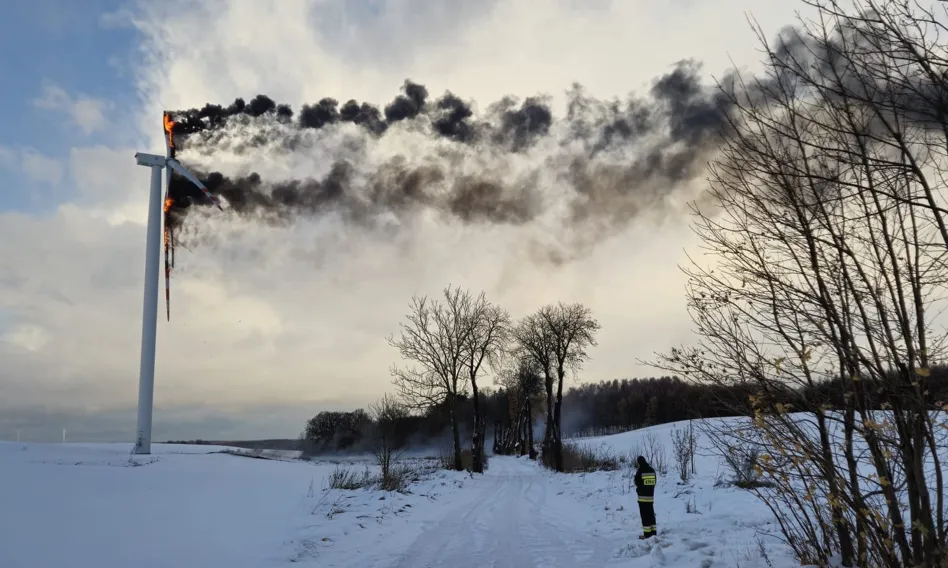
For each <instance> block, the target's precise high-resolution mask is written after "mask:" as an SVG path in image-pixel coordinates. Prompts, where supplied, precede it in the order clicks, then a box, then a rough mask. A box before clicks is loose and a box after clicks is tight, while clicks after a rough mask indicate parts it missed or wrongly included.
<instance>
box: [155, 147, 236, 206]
mask: <svg viewBox="0 0 948 568" xmlns="http://www.w3.org/2000/svg"><path fill="white" fill-rule="evenodd" d="M168 166H169V167H170V168H171V169H173V170H174V171H176V172H178V174H180V175H181V176H183V177H185V178H186V179H187V180H188V181H189V182H191V183H193V184H194V185H196V186H198V187H199V188H200V189H201V191H203V192H204V195H206V196H207V198H208V199H210V200H211V202H212V203H214V204H215V205H217V208H218V209H220V210H221V211H223V210H224V208H223V207H221V204H220V202H219V201H218V200H217V198H215V197H214V196H213V195H211V192H210V191H208V190H207V188H206V187H204V184H203V183H201V180H199V179H198V178H196V177H194V174H192V173H191V172H189V171H188V170H186V169H185V168H184V166H182V165H181V163H180V162H178V160H176V159H174V158H171V159H169V160H168Z"/></svg>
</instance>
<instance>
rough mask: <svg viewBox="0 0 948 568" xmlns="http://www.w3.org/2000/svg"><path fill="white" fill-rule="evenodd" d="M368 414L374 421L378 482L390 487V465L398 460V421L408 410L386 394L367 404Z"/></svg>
mask: <svg viewBox="0 0 948 568" xmlns="http://www.w3.org/2000/svg"><path fill="white" fill-rule="evenodd" d="M369 416H371V417H372V420H373V421H374V422H375V430H376V432H375V458H376V462H377V463H378V465H379V469H380V484H381V486H382V488H383V489H391V488H393V487H394V486H395V485H396V484H395V483H394V481H395V480H396V477H397V476H396V475H394V473H395V472H394V471H393V469H392V466H393V465H395V462H396V461H397V460H398V455H397V454H396V449H395V446H396V443H397V433H396V431H395V429H396V427H397V425H398V422H399V421H400V420H402V419H404V418H405V417H406V416H408V410H407V409H406V408H405V407H404V405H403V404H402V403H401V402H400V401H399V400H398V399H397V398H395V397H394V396H392V395H390V394H386V395H384V396H382V398H380V399H379V400H377V401H376V402H374V403H373V404H371V405H369Z"/></svg>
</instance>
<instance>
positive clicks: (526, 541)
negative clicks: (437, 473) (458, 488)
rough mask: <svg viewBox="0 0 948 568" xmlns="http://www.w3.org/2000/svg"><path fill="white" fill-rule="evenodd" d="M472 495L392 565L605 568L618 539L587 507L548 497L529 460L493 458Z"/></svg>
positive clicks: (543, 479)
mask: <svg viewBox="0 0 948 568" xmlns="http://www.w3.org/2000/svg"><path fill="white" fill-rule="evenodd" d="M479 482H480V483H479V484H478V485H479V486H478V487H477V488H476V489H475V488H472V489H474V491H473V494H472V497H470V498H464V499H462V501H461V502H460V503H456V504H453V505H451V506H450V507H449V508H448V509H447V511H446V512H445V514H444V516H443V517H442V518H440V519H439V520H438V521H437V522H434V523H431V524H430V525H429V527H428V528H427V529H426V530H425V531H423V532H422V534H421V535H420V536H419V537H418V538H417V539H416V540H415V541H414V542H413V543H412V544H411V545H410V546H409V547H408V549H407V550H406V551H405V552H404V553H403V554H401V555H400V556H399V558H398V559H397V560H396V561H395V562H394V564H393V565H392V568H434V567H442V566H444V567H447V566H450V567H451V568H485V567H488V568H489V567H493V568H506V567H511V566H516V567H518V568H519V567H523V568H528V567H531V566H534V567H536V568H540V567H542V568H604V567H605V566H608V565H609V564H610V563H615V562H616V558H615V555H614V551H615V550H616V547H617V546H618V545H620V544H621V543H620V542H610V541H609V539H604V538H601V537H597V536H596V535H595V533H594V532H593V527H592V526H591V524H590V520H591V518H592V516H591V515H589V514H587V513H588V512H589V511H588V506H586V505H583V504H580V503H578V502H576V501H575V500H574V499H572V498H571V497H569V496H568V495H565V494H560V495H552V496H551V495H550V494H549V492H548V485H549V482H550V479H549V477H548V476H547V475H544V474H543V473H541V472H539V471H538V470H537V469H536V467H535V466H534V465H533V464H532V463H524V462H523V460H518V459H517V458H510V457H499V456H498V457H495V458H494V459H492V460H491V465H490V469H489V470H488V472H487V473H486V474H485V475H484V477H483V478H481V479H480V480H479Z"/></svg>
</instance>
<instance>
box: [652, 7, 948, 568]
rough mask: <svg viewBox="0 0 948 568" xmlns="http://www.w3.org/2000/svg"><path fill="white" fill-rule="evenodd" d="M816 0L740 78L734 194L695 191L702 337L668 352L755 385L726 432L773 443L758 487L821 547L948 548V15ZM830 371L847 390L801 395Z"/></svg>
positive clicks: (785, 527) (725, 164)
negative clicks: (943, 370) (736, 424)
mask: <svg viewBox="0 0 948 568" xmlns="http://www.w3.org/2000/svg"><path fill="white" fill-rule="evenodd" d="M804 3H805V4H808V5H809V6H810V7H811V8H812V9H813V12H814V13H815V14H816V15H815V16H814V17H813V18H812V19H811V20H807V21H801V23H800V26H799V27H798V28H797V29H795V30H791V31H786V32H785V33H784V34H783V35H782V37H781V38H780V39H779V41H778V42H776V44H775V45H769V44H768V43H767V42H766V41H762V42H761V43H762V44H763V47H764V49H765V51H764V52H765V56H766V59H765V62H764V63H765V65H766V73H764V74H763V75H762V76H761V77H758V78H756V79H754V80H753V81H750V80H747V81H745V80H744V79H743V78H741V77H736V78H735V80H734V81H731V82H728V83H727V84H722V85H720V87H721V89H720V93H721V95H720V97H719V98H720V100H721V101H722V102H723V105H724V106H723V108H722V112H723V113H724V114H725V115H726V117H727V120H728V125H727V128H726V129H725V131H724V132H723V133H722V134H723V137H724V142H723V144H724V145H723V149H722V154H721V157H720V158H719V159H717V160H716V161H715V162H714V164H713V165H712V174H711V181H710V193H711V197H712V201H714V202H716V205H717V207H715V208H714V209H713V212H712V211H711V210H700V209H697V208H696V209H695V227H696V230H697V232H698V234H699V235H700V237H701V239H702V241H703V243H704V248H705V250H706V252H707V253H709V254H707V255H706V256H705V258H711V259H713V260H712V261H711V262H710V263H709V264H708V265H705V266H701V265H699V264H698V263H697V262H694V263H692V267H691V268H690V269H689V271H688V272H689V277H690V281H689V285H688V289H687V298H688V305H689V309H690V311H691V313H692V316H693V320H694V322H695V325H696V327H697V332H698V334H699V335H700V338H701V339H700V342H699V344H698V345H696V346H689V347H683V348H678V349H673V350H672V351H671V352H670V353H668V354H666V355H664V356H662V357H661V358H660V359H659V360H658V361H657V362H656V363H657V365H658V366H659V367H661V368H663V369H666V370H668V371H670V372H672V373H674V374H676V375H679V376H683V377H686V378H689V379H692V380H695V381H698V382H701V383H703V384H710V385H717V386H721V387H743V388H746V389H748V391H749V392H752V393H753V397H752V398H751V399H750V404H751V407H752V410H753V413H754V421H753V423H752V424H751V426H750V427H748V428H746V429H734V428H729V429H728V430H727V431H718V432H715V433H714V436H715V440H716V441H717V442H718V443H719V444H720V445H721V447H722V448H723V449H724V450H725V451H727V452H728V453H730V454H734V453H740V452H743V451H749V452H759V455H760V461H759V463H758V465H757V469H758V471H759V473H760V475H761V476H762V477H763V478H764V481H765V482H766V483H763V484H761V485H760V487H758V488H757V492H758V494H759V495H760V497H761V499H762V500H763V502H764V503H766V504H767V506H769V507H771V509H772V511H773V513H774V515H775V517H776V518H777V520H778V522H779V526H780V528H781V530H782V531H783V534H784V536H785V538H786V540H787V542H788V543H789V544H790V545H791V546H792V547H793V548H794V549H795V550H796V552H797V554H798V555H799V557H800V559H801V560H802V561H804V562H805V563H815V564H819V565H821V566H825V565H827V564H828V563H829V560H830V558H832V557H834V556H838V557H839V558H841V560H842V564H843V565H844V566H856V565H858V566H887V567H893V568H895V567H903V566H918V567H921V566H944V564H942V563H941V562H944V561H945V560H946V545H948V509H946V503H945V492H946V489H948V484H946V479H945V477H944V473H945V472H944V466H943V461H942V460H944V459H945V457H946V455H948V453H946V447H948V444H946V434H948V428H946V422H945V418H944V414H943V413H942V412H941V411H942V405H944V404H945V401H944V399H940V400H939V399H937V398H934V397H933V396H932V392H931V391H930V390H929V389H928V385H929V379H930V377H931V375H932V368H933V366H934V365H935V363H937V362H940V361H944V355H945V352H944V347H945V344H946V343H945V342H946V339H948V334H946V331H945V326H944V320H942V319H941V318H940V314H941V312H942V311H943V309H944V305H945V302H944V292H945V282H946V281H948V264H946V262H945V261H946V258H948V207H946V203H945V197H946V189H948V186H946V178H945V171H946V168H945V166H946V165H948V163H946V159H948V49H946V48H945V46H944V44H943V40H941V38H940V34H943V33H944V32H946V31H948V28H946V26H945V23H944V22H945V19H944V17H943V14H942V15H938V14H935V13H933V12H931V11H927V10H925V9H923V8H922V7H920V6H919V5H916V4H914V3H913V2H911V1H904V0H891V1H885V0H880V1H877V0H861V1H860V2H859V3H858V5H857V6H856V7H855V8H849V4H848V3H847V4H846V6H843V5H842V3H840V2H837V1H836V0H804ZM939 16H940V17H939ZM828 382H830V383H831V384H832V390H833V391H835V392H833V393H831V394H832V395H833V396H834V397H835V402H836V403H837V405H838V407H839V410H837V409H834V407H833V405H831V404H829V403H828V402H827V401H826V400H825V399H824V398H823V397H820V396H797V397H795V399H794V402H793V404H788V403H787V402H786V399H787V393H788V392H789V391H793V392H796V393H815V392H819V390H820V385H821V384H824V385H825V384H827V383H828ZM742 404H745V405H746V403H742ZM880 409H881V410H880ZM945 409H948V407H945Z"/></svg>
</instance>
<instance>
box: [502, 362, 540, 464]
mask: <svg viewBox="0 0 948 568" xmlns="http://www.w3.org/2000/svg"><path fill="white" fill-rule="evenodd" d="M507 355H508V356H507V357H505V363H504V368H503V370H502V371H501V373H500V376H499V382H500V383H501V384H502V385H503V386H504V389H505V390H506V392H507V398H508V402H509V408H508V413H509V418H510V426H509V431H507V432H504V433H503V434H502V435H503V440H504V443H503V444H500V445H499V447H501V448H502V449H503V450H505V451H506V450H507V449H508V448H509V447H515V448H516V449H518V450H519V453H520V455H527V454H529V456H530V459H536V458H537V452H536V447H535V445H534V442H533V416H534V408H536V406H535V404H536V403H537V399H538V397H540V396H541V395H542V391H543V378H542V377H541V375H540V372H539V369H538V367H537V365H536V362H535V361H534V360H533V359H532V358H529V357H521V358H517V357H516V356H511V354H509V353H508V354H507Z"/></svg>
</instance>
